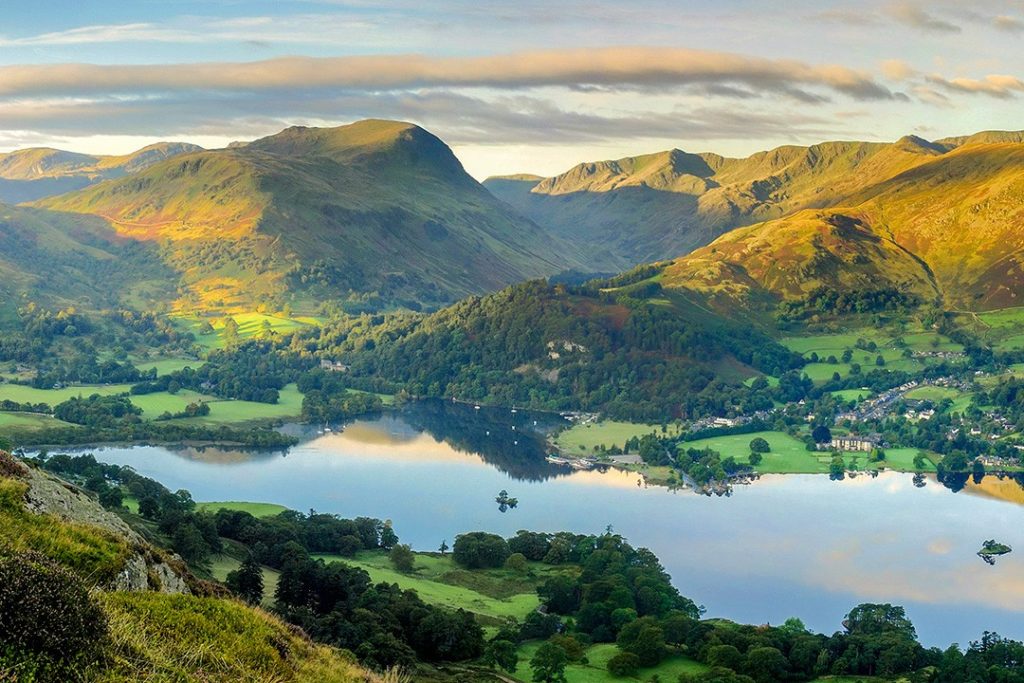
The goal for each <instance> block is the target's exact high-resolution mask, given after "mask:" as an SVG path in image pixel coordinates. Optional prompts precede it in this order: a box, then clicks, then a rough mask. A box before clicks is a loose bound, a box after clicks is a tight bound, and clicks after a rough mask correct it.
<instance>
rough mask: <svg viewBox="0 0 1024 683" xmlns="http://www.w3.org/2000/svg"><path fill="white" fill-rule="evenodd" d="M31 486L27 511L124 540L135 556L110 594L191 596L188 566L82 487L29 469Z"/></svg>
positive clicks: (24, 475) (24, 476) (27, 480)
mask: <svg viewBox="0 0 1024 683" xmlns="http://www.w3.org/2000/svg"><path fill="white" fill-rule="evenodd" d="M19 478H20V479H22V480H24V481H25V482H26V483H27V484H28V487H29V488H28V491H27V493H26V494H25V507H26V508H28V509H29V510H30V511H32V512H34V513H36V514H50V515H54V516H56V517H59V518H61V519H63V520H66V521H69V522H75V523H78V524H88V525H90V526H94V527H99V528H100V529H103V530H104V531H107V532H109V533H112V534H114V535H116V536H118V537H120V538H122V539H124V540H125V541H126V542H127V544H128V546H129V548H131V555H129V557H128V559H127V560H126V561H125V564H124V567H123V568H122V569H121V571H120V572H119V573H118V575H117V577H116V578H115V579H114V580H113V581H112V582H111V585H109V586H105V588H108V589H109V590H119V591H157V592H161V593H190V592H191V591H190V590H189V586H188V584H189V582H188V576H187V570H185V569H184V566H185V565H184V563H183V562H182V561H181V560H180V559H178V558H176V557H174V556H169V555H168V554H167V553H165V551H159V550H157V549H155V548H153V546H151V545H150V544H149V543H148V542H147V541H146V540H145V539H144V538H143V537H142V536H141V535H139V534H138V533H137V532H136V531H135V530H133V529H132V528H131V527H130V526H128V524H127V523H126V522H125V521H124V520H123V519H121V518H120V517H118V516H117V515H115V514H114V513H112V512H110V511H109V510H106V509H105V508H103V506H102V505H100V504H99V503H98V502H96V501H95V500H93V499H92V498H91V497H90V496H89V495H88V494H86V493H85V492H84V491H82V490H81V489H79V488H78V487H76V486H74V485H72V484H69V483H68V482H66V481H63V480H62V479H58V478H57V477H54V476H52V475H50V474H47V473H46V472H43V471H42V470H37V469H32V468H27V469H26V471H25V473H24V474H23V475H22V476H20V477H19Z"/></svg>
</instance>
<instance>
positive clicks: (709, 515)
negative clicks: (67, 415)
mask: <svg viewBox="0 0 1024 683" xmlns="http://www.w3.org/2000/svg"><path fill="white" fill-rule="evenodd" d="M534 420H537V427H538V428H543V427H544V426H545V424H546V423H549V422H550V420H551V418H545V417H540V416H535V415H528V414H525V413H523V412H522V411H520V412H519V413H517V414H515V415H512V414H510V413H509V412H508V411H489V410H486V409H485V410H482V411H475V410H473V408H472V407H465V406H452V405H450V404H441V403H434V404H426V405H422V406H417V407H415V408H412V409H409V410H406V411H404V412H402V413H400V414H393V415H388V416H384V417H380V418H376V419H371V420H360V421H357V422H354V423H351V424H349V425H347V426H345V427H344V429H343V430H341V431H335V432H330V433H318V431H317V430H316V429H310V428H308V427H299V426H292V427H291V429H292V430H295V431H296V433H299V434H300V435H301V436H302V437H303V439H304V440H303V442H302V443H301V444H300V445H298V446H296V447H294V448H291V449H289V450H288V451H287V453H281V452H277V453H269V452H267V453H251V452H238V451H226V450H221V449H206V450H203V451H197V450H194V449H177V450H171V449H168V448H162V447H149V446H136V447H125V448H113V447H108V448H101V449H91V452H93V453H95V454H96V457H97V458H98V459H99V460H101V461H104V462H110V463H117V464H122V465H131V466H132V467H134V468H135V469H136V470H137V471H138V472H140V473H142V474H144V475H146V476H150V477H153V478H154V479H157V480H158V481H160V482H161V483H163V484H164V485H166V486H167V487H168V488H170V489H171V490H176V489H180V488H184V489H188V490H189V491H191V492H192V494H193V496H194V497H195V499H196V500H248V501H261V502H271V503H279V504H281V505H285V506H288V507H290V508H293V509H297V510H303V511H307V510H309V509H316V510H318V511H321V512H332V513H337V514H339V515H342V516H345V517H355V516H371V517H379V518H381V519H390V520H392V522H393V523H394V527H395V529H396V531H397V532H398V535H399V536H400V538H401V539H402V541H403V542H406V543H410V544H412V546H413V547H414V548H415V549H417V550H434V549H436V548H437V547H438V546H439V545H440V544H441V541H442V540H447V542H448V544H449V545H450V544H451V543H452V540H453V539H454V537H455V536H456V535H457V534H459V533H462V532H466V531H475V530H485V531H492V532H495V533H500V534H502V535H505V536H509V535H512V534H513V533H514V532H515V531H516V530H518V529H531V530H537V531H560V530H567V531H574V532H579V533H601V532H603V531H604V530H605V528H606V527H608V526H609V525H610V526H611V527H612V528H613V529H614V531H615V532H617V533H620V534H622V535H624V536H625V537H626V538H628V539H629V541H630V542H631V543H632V544H633V545H637V546H646V547H648V548H650V549H651V550H653V551H654V552H655V553H656V554H657V555H658V557H660V558H661V561H662V563H663V564H664V565H665V567H666V569H667V570H668V571H669V573H670V574H671V575H672V578H673V581H674V583H675V585H676V586H677V587H678V588H679V590H680V592H682V593H683V594H684V595H687V596H689V597H690V598H692V599H694V600H695V601H696V602H697V603H698V604H703V605H705V606H706V607H707V616H716V617H726V618H730V619H734V620H737V621H740V622H745V623H755V624H760V623H772V624H778V623H781V622H782V621H783V620H785V619H786V618H787V617H790V616H799V617H800V618H801V619H803V620H804V622H805V623H806V624H807V625H808V627H810V628H812V629H814V630H817V631H822V632H826V633H832V632H833V631H836V630H839V629H840V628H841V625H840V622H841V620H842V618H843V616H844V615H845V614H846V613H847V612H848V611H849V610H850V608H852V607H853V606H855V605H857V604H858V603H861V602H891V603H895V604H901V605H904V606H905V607H906V608H907V612H908V614H909V616H910V617H911V619H912V620H913V622H914V623H915V625H916V626H917V630H918V634H919V636H920V637H921V639H922V641H923V642H924V643H925V644H927V645H939V646H942V647H945V646H946V645H948V644H949V643H951V642H959V643H961V644H964V645H965V644H966V643H967V641H969V640H971V639H976V638H978V637H980V635H981V633H982V631H984V630H995V631H998V632H1000V633H1001V634H1003V635H1005V636H1009V637H1013V638H1018V639H1024V619H1022V618H1021V616H1022V612H1024V571H1022V570H1024V559H1022V557H1021V555H1024V553H1022V552H1020V551H1018V552H1017V553H1012V554H1010V555H1008V556H1005V557H1003V558H1000V559H999V561H998V562H997V563H996V565H995V566H989V565H987V564H985V563H984V562H982V560H981V559H980V558H978V557H977V556H976V555H975V553H976V552H977V551H978V549H979V548H980V547H981V544H982V542H983V541H984V540H985V539H988V538H994V539H996V540H999V541H1001V542H1005V543H1008V544H1009V545H1011V546H1013V547H1015V548H1018V549H1020V550H1024V525H1022V524H1021V511H1022V508H1021V502H1022V501H1024V489H1022V488H1021V486H1020V484H1018V483H1017V482H1016V481H1014V480H1011V479H1006V480H998V479H996V478H994V477H988V478H986V479H984V480H983V481H981V482H980V484H977V483H975V482H973V481H968V482H966V485H965V488H964V490H962V491H960V492H956V493H954V492H953V491H951V490H950V489H948V488H946V487H945V486H943V485H941V484H940V483H938V482H936V481H935V480H934V478H931V479H926V480H925V481H924V486H923V487H920V486H915V482H914V478H913V476H912V475H909V474H899V473H882V474H880V475H878V476H877V477H870V476H867V475H860V476H858V477H856V478H854V479H846V480H844V481H830V480H829V479H828V477H826V476H821V475H773V476H764V477H762V478H760V479H759V480H758V481H756V482H754V483H753V484H750V485H745V486H737V487H736V488H735V490H734V491H733V493H732V495H731V496H728V497H708V496H703V495H698V494H695V493H693V492H689V491H676V492H671V491H668V490H666V489H664V488H659V487H653V486H652V487H647V486H645V485H644V484H643V482H642V480H641V478H640V477H639V476H638V475H636V474H630V473H625V472H621V471H617V470H608V471H604V472H599V471H594V470H591V471H575V470H571V469H568V468H564V467H560V466H556V465H551V464H549V463H547V462H546V461H544V458H543V456H544V448H543V441H542V439H541V437H540V436H538V435H537V434H536V433H535V432H533V431H532V428H533V427H534V424H533V422H534ZM919 483H920V482H919ZM502 489H506V490H507V491H508V492H509V495H511V496H514V497H516V498H518V499H519V507H518V508H516V509H514V510H509V511H508V512H505V513H502V512H500V511H499V510H498V507H497V504H496V503H495V501H494V498H495V496H496V495H497V494H498V492H499V491H500V490H502Z"/></svg>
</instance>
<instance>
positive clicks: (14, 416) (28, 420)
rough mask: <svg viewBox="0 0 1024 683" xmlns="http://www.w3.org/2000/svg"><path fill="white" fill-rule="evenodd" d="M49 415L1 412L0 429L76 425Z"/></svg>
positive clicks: (50, 427) (48, 427)
mask: <svg viewBox="0 0 1024 683" xmlns="http://www.w3.org/2000/svg"><path fill="white" fill-rule="evenodd" d="M74 426H75V425H72V424H69V423H67V422H63V421H61V420H58V419H57V418H55V417H50V416H49V415H40V414H38V413H6V412H0V430H4V429H52V428H54V427H74Z"/></svg>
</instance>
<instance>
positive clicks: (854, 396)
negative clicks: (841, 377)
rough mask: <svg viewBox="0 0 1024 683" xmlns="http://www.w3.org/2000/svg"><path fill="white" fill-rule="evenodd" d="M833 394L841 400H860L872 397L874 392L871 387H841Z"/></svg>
mask: <svg viewBox="0 0 1024 683" xmlns="http://www.w3.org/2000/svg"><path fill="white" fill-rule="evenodd" d="M832 395H833V396H835V397H836V398H838V399H839V400H840V401H860V400H863V399H865V398H871V395H872V392H871V390H870V389H841V390H839V391H833V392H832Z"/></svg>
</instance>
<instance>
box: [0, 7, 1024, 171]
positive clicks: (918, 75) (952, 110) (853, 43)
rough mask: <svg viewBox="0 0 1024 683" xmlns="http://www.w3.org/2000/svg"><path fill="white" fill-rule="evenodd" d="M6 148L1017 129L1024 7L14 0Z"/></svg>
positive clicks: (730, 151) (1022, 90)
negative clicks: (390, 135)
mask: <svg viewBox="0 0 1024 683" xmlns="http://www.w3.org/2000/svg"><path fill="white" fill-rule="evenodd" d="M3 18H4V21H3V22H2V24H0V151H9V150H12V149H17V148H22V147H29V146H51V147H58V148H61V149H69V150H73V151H81V152H88V153H109V154H119V153H126V152H128V151H131V150H133V149H137V148H139V147H142V146H144V145H146V144H149V143H152V142H155V141H158V140H183V141H190V142H195V143H197V144H200V145H203V146H205V147H219V146H223V145H226V144H227V143H229V142H231V141H234V140H248V139H253V138H257V137H261V136H264V135H269V134H272V133H274V132H277V131H278V130H280V129H282V128H284V127H286V126H289V125H314V126H334V125H342V124H345V123H350V122H352V121H356V120H359V119H363V118H388V119H400V120H405V121H411V122H413V123H416V124H419V125H421V126H423V127H424V128H427V129H428V130H430V131H431V132H433V133H435V134H436V135H438V136H439V137H441V138H442V139H443V140H444V141H445V142H447V143H448V144H449V145H451V146H452V148H453V149H454V150H455V153H456V154H457V155H458V156H459V158H460V159H461V160H462V162H463V164H464V165H465V166H466V169H467V170H468V171H469V172H470V173H471V174H472V175H474V176H475V177H477V178H480V179H483V178H485V177H487V176H490V175H496V174H505V173H520V172H528V173H536V174H539V175H553V174H556V173H559V172H562V171H564V170H567V169H568V168H570V167H572V166H573V165H575V164H577V163H580V162H583V161H594V160H601V159H613V158H620V157H623V156H628V155H634V154H642V153H647V152H654V151H659V150H664V149H669V148H673V147H677V148H680V149H685V150H687V151H691V152H703V151H713V152H718V153H719V154H724V155H726V156H746V155H748V154H751V153H753V152H756V151H759V150H763V149H769V148H772V147H776V146H779V145H784V144H813V143H815V142H820V141H823V140H835V139H858V140H879V141H887V140H895V139H898V138H899V137H901V136H903V135H908V134H913V135H919V136H921V137H924V138H928V139H937V138H941V137H946V136H951V135H963V134H968V133H972V132H976V131H979V130H990V129H1000V130H1019V129H1024V116H1022V114H1021V112H1022V109H1021V99H1022V98H1024V49H1022V47H1024V0H973V1H972V2H970V3H965V2H962V1H954V0H932V1H930V2H917V1H915V0H863V1H860V2H853V1H851V2H845V1H838V2H824V1H822V0H817V1H803V0H787V2H779V1H778V0H770V1H765V0H716V1H710V0H690V1H687V0H677V1H665V0H630V1H629V2H622V1H621V0H617V1H616V2H606V1H605V0H588V1H586V2H583V1H582V0H560V1H558V2H552V1H551V0H546V1H540V0H515V1H513V2H506V1H504V0H496V1H485V0H431V1H430V2H423V1H422V0H391V1H385V0H275V1H274V2H262V1H254V2H246V1H243V0H203V1H202V2H192V1H190V0H177V1H175V0H133V1H132V2H124V1H119V2H113V1H107V2H101V1H98V0H74V1H72V0H44V1H43V2H39V1H38V0H37V1H35V2H23V1H22V0H5V1H4V4H3Z"/></svg>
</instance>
